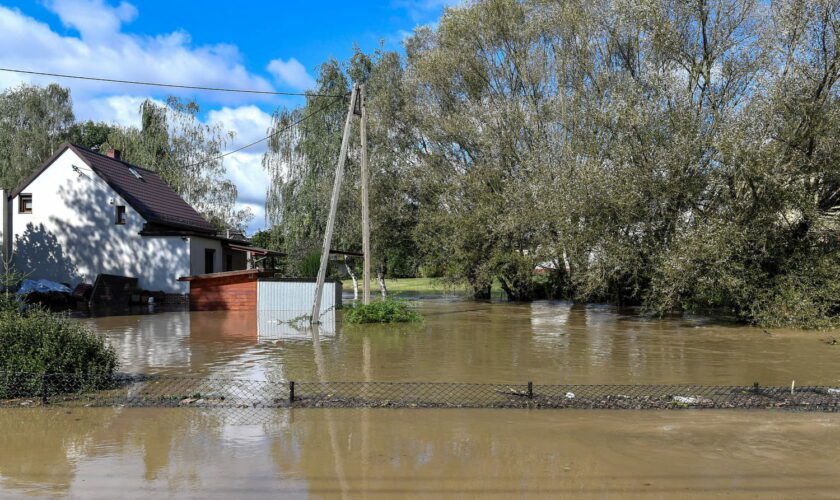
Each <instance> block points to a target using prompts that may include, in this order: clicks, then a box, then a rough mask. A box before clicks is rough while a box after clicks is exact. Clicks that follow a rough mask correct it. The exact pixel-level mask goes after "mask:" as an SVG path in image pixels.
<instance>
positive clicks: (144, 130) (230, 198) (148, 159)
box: [107, 97, 254, 231]
mask: <svg viewBox="0 0 840 500" xmlns="http://www.w3.org/2000/svg"><path fill="white" fill-rule="evenodd" d="M199 112H200V108H199V106H198V104H196V103H195V102H194V101H182V100H180V99H177V98H175V97H170V98H168V99H167V101H166V104H165V105H159V104H157V103H155V102H152V101H150V100H147V101H145V102H143V104H142V105H141V106H140V118H141V127H140V128H139V129H137V128H134V127H114V128H113V129H112V130H111V132H110V133H109V134H108V141H107V146H109V147H113V148H115V149H119V150H120V151H121V152H122V157H123V159H124V160H125V161H128V162H130V163H134V164H137V165H140V166H142V167H144V168H148V169H150V170H154V171H155V172H157V173H158V175H160V176H161V178H162V179H163V180H164V181H165V182H166V183H167V184H169V186H171V187H172V189H174V190H175V191H176V192H177V193H178V194H180V195H181V197H182V198H184V200H186V202H187V203H189V204H190V205H191V206H192V207H193V208H195V209H196V210H197V211H198V212H199V213H201V214H202V215H203V216H204V217H205V218H207V220H209V221H210V222H211V223H212V224H214V225H216V226H217V227H218V228H219V229H220V230H224V229H227V228H230V229H236V230H239V231H242V230H244V229H245V227H247V225H248V223H249V222H250V220H251V219H253V217H254V215H253V213H252V212H251V210H250V209H247V208H246V209H243V210H236V208H235V205H236V196H237V191H236V185H235V184H233V182H231V181H230V180H229V179H226V178H225V173H226V169H225V166H224V163H223V161H222V159H220V158H219V156H220V155H221V154H222V152H223V150H224V148H225V145H226V144H227V142H228V141H229V140H231V139H233V133H231V132H226V131H225V130H224V129H223V128H222V127H221V125H206V124H204V123H202V122H201V120H200V119H199Z"/></svg>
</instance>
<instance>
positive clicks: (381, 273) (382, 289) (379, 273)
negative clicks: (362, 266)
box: [376, 264, 388, 299]
mask: <svg viewBox="0 0 840 500" xmlns="http://www.w3.org/2000/svg"><path fill="white" fill-rule="evenodd" d="M376 279H377V280H379V293H381V294H382V298H383V299H385V298H388V288H387V287H386V286H385V269H383V266H382V265H381V264H380V265H379V266H377V267H376Z"/></svg>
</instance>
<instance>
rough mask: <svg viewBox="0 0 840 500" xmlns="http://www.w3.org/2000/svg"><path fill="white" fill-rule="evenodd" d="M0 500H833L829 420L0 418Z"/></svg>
mask: <svg viewBox="0 0 840 500" xmlns="http://www.w3.org/2000/svg"><path fill="white" fill-rule="evenodd" d="M0 428H2V429H3V432H2V433H0V449H2V453H0V497H2V498H18V497H19V498H32V497H61V496H66V497H72V498H102V499H113V498H146V499H148V498H220V499H221V498H225V499H227V498H267V497H272V498H304V497H306V498H402V497H408V496H424V497H427V498H441V497H445V498H463V497H466V498H472V497H476V496H479V495H480V496H481V497H482V498H484V497H493V498H520V497H531V496H532V497H544V498H559V497H562V496H568V495H570V494H575V495H577V496H583V497H592V498H605V497H610V498H612V497H638V496H641V495H645V496H646V497H655V498H668V499H673V498H709V497H712V496H716V495H724V494H726V495H727V496H731V497H736V498H737V497H744V498H805V497H808V498H832V497H833V498H836V497H837V495H838V485H837V476H838V473H840V465H839V464H838V462H837V449H838V447H840V415H834V414H803V413H781V412H744V411H737V410H733V411H682V412H675V411H671V412H662V411H650V412H631V411H627V412H621V411H614V412H609V411H606V412H605V411H600V412H599V411H576V410H569V411H551V410H544V411H540V410H531V411H529V410H367V409H358V410H350V409H343V410H323V409H322V410H317V409H309V410H271V411H265V412H262V411H258V412H254V413H252V414H250V415H247V416H246V415H244V414H242V413H225V412H221V411H213V412H202V411H201V410H195V409H188V408H180V409H178V408H176V409H136V408H135V409H122V410H120V409H74V410H65V411H61V412H56V411H54V410H45V409H16V410H0Z"/></svg>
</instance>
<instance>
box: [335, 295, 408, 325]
mask: <svg viewBox="0 0 840 500" xmlns="http://www.w3.org/2000/svg"><path fill="white" fill-rule="evenodd" d="M422 319H423V317H422V316H420V313H418V312H417V311H415V310H414V309H412V308H411V307H410V306H409V305H408V304H407V303H406V302H405V301H403V300H394V299H385V300H381V301H376V302H371V303H370V304H368V305H365V304H358V303H357V304H350V305H349V306H345V307H344V321H346V322H348V323H356V324H360V323H413V322H417V321H422Z"/></svg>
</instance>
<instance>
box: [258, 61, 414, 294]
mask: <svg viewBox="0 0 840 500" xmlns="http://www.w3.org/2000/svg"><path fill="white" fill-rule="evenodd" d="M402 80H403V79H402V66H401V62H400V59H399V57H398V56H397V55H396V54H395V53H391V52H377V53H376V54H374V55H373V57H369V56H367V55H365V54H362V53H361V52H358V51H357V53H356V55H355V56H354V57H353V59H352V60H351V61H350V62H349V63H348V64H347V65H345V66H342V65H341V64H339V63H338V62H337V61H329V62H327V63H325V64H324V65H322V66H321V69H320V74H319V78H318V89H317V91H316V92H315V93H316V94H318V95H316V96H311V97H308V98H307V102H306V105H305V106H303V107H302V108H300V109H297V110H293V111H286V110H279V111H277V112H276V113H275V114H274V122H273V126H272V129H271V132H273V135H272V138H271V140H270V142H269V148H268V152H267V153H266V155H265V158H264V160H263V165H264V166H265V168H266V170H267V172H268V173H269V176H270V177H271V184H270V188H269V191H268V198H267V202H266V207H267V214H268V217H269V222H270V223H271V224H273V225H276V226H278V227H280V228H281V230H282V232H283V241H284V243H285V245H286V251H287V253H288V254H289V255H290V256H292V259H291V260H292V261H293V262H302V261H303V260H304V257H305V256H306V255H308V254H309V253H312V252H316V251H317V250H318V248H320V245H321V243H322V241H323V235H324V232H325V228H326V218H327V212H328V208H329V200H330V196H331V193H332V186H333V179H334V175H335V168H336V162H337V160H338V154H339V149H340V145H341V135H342V131H343V127H344V119H345V114H346V109H347V106H346V105H347V102H346V100H344V99H340V98H338V99H337V98H336V97H330V96H336V95H338V96H343V95H347V94H348V92H349V90H350V86H351V83H352V82H355V83H365V84H366V93H367V110H368V115H369V120H368V151H369V158H370V165H369V170H370V201H371V245H372V249H371V251H372V254H373V255H372V262H373V263H374V268H375V270H376V272H377V275H378V277H379V279H380V282H381V284H382V285H384V277H385V275H386V274H391V275H398V276H400V275H402V276H405V275H414V274H415V273H416V272H417V260H416V258H415V257H416V256H415V252H414V251H412V246H413V245H414V239H413V236H412V230H413V227H414V225H415V222H414V221H415V218H416V217H415V209H414V208H413V207H414V206H416V204H415V203H413V202H412V194H411V179H410V175H408V173H407V172H406V162H405V161H404V160H405V158H406V157H405V155H404V154H403V152H404V151H405V150H406V149H407V148H408V147H409V146H408V144H410V143H411V141H410V140H409V139H407V131H406V129H405V123H406V122H405V121H404V115H403V114H402V113H401V110H402V108H403V107H404V106H405V105H406V102H405V100H404V99H403V98H402V96H401V89H402ZM324 96H327V97H324ZM351 137H352V140H351V144H350V148H349V151H350V154H349V156H348V159H347V164H346V167H345V168H346V174H345V175H346V177H345V182H344V184H343V186H342V192H341V193H340V197H339V209H338V217H337V220H336V228H335V234H334V242H333V247H334V248H339V249H342V250H349V251H360V250H361V200H360V190H361V186H360V175H359V164H360V153H359V152H360V149H359V148H360V144H359V133H358V121H357V120H355V121H354V123H353V130H352V133H351ZM347 264H348V270H349V271H350V272H351V274H352V273H354V272H355V267H356V264H357V263H353V262H348V263H347ZM293 269H294V267H293ZM382 288H383V289H384V286H382Z"/></svg>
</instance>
